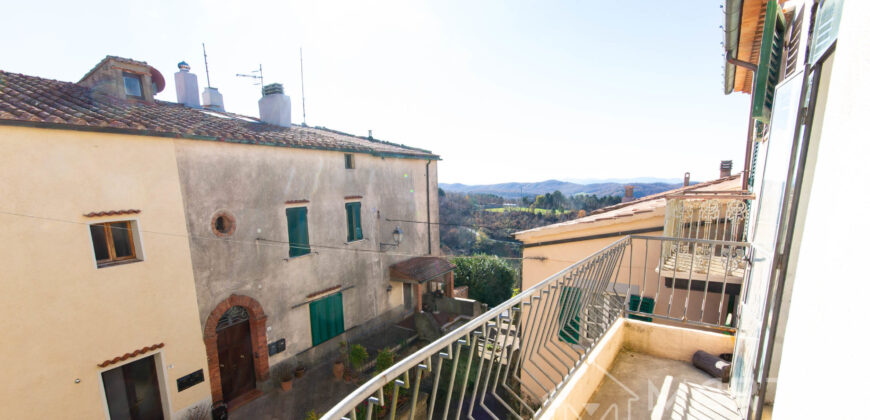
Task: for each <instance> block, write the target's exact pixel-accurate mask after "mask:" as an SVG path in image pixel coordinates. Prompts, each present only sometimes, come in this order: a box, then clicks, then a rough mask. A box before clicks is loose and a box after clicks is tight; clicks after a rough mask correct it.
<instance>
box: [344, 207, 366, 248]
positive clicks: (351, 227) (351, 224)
mask: <svg viewBox="0 0 870 420" xmlns="http://www.w3.org/2000/svg"><path fill="white" fill-rule="evenodd" d="M361 207H362V206H361V204H360V203H358V202H356V203H345V204H344V210H345V213H346V214H347V241H348V242H351V241H358V240H360V239H362V238H363V234H362V224H361V223H360V208H361Z"/></svg>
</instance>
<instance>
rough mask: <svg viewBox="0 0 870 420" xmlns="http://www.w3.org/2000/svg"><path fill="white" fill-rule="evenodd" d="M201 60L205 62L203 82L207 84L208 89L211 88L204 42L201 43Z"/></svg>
mask: <svg viewBox="0 0 870 420" xmlns="http://www.w3.org/2000/svg"><path fill="white" fill-rule="evenodd" d="M202 59H203V61H205V80H206V82H208V87H209V89H210V88H211V77H209V75H208V55H206V54H205V42H203V43H202Z"/></svg>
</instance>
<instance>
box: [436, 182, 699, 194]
mask: <svg viewBox="0 0 870 420" xmlns="http://www.w3.org/2000/svg"><path fill="white" fill-rule="evenodd" d="M693 184H694V182H693ZM625 185H634V196H635V197H638V198H639V197H644V196H647V195H650V194H657V193H660V192H662V191H667V190H672V189H674V188H679V187H681V186H682V185H683V184H682V183H681V182H679V183H666V182H647V183H644V182H630V183H619V182H603V183H596V184H575V183H573V182H567V181H559V180H556V179H551V180H548V181H542V182H506V183H503V184H491V185H465V184H443V183H442V184H438V186H439V187H441V189H443V190H444V191H449V192H456V193H464V194H468V193H474V194H494V195H498V196H501V197H504V198H519V197H522V196H527V197H528V196H536V195H539V194H545V193H551V192H553V191H556V190H558V191H561V192H562V194H565V195H575V194H595V195H597V196H599V197H601V196H605V195H618V196H620V197H621V196H622V195H624V193H625Z"/></svg>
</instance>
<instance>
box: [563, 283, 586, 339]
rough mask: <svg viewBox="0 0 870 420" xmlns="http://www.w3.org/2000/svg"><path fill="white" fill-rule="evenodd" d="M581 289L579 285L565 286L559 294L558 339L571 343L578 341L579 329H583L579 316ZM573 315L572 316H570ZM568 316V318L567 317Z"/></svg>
mask: <svg viewBox="0 0 870 420" xmlns="http://www.w3.org/2000/svg"><path fill="white" fill-rule="evenodd" d="M582 295H583V291H582V290H580V288H579V287H570V286H565V287H564V288H563V289H562V294H561V296H559V325H562V328H560V329H559V340H560V341H564V342H567V343H571V344H579V343H580V331H583V320H582V318H581V317H580V297H581V296H582ZM571 315H573V316H571ZM568 317H570V319H567V320H566V318H568Z"/></svg>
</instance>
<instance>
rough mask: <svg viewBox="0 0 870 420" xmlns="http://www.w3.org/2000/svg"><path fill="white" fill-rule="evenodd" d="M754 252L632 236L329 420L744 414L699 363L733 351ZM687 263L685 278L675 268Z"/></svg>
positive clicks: (394, 371)
mask: <svg viewBox="0 0 870 420" xmlns="http://www.w3.org/2000/svg"><path fill="white" fill-rule="evenodd" d="M735 226H737V224H735ZM737 236H739V235H737ZM747 247H748V245H747V244H746V243H743V242H736V241H726V240H721V239H704V238H703V237H701V238H698V237H650V236H629V237H625V238H623V239H621V240H619V241H617V242H615V243H613V244H611V245H610V246H608V247H606V248H605V249H602V250H600V251H599V252H597V253H595V254H593V255H591V256H589V257H587V258H585V259H583V260H581V261H578V262H577V263H575V264H572V265H571V266H569V267H567V268H566V269H564V270H562V271H561V272H559V273H556V274H555V275H553V276H551V277H549V278H548V279H546V280H544V281H542V282H540V283H538V284H537V285H535V286H533V287H531V288H529V289H527V290H525V291H523V292H522V293H520V294H518V295H517V296H515V297H513V298H511V299H510V300H508V301H506V302H504V303H502V304H501V305H499V306H497V307H495V308H493V309H491V310H489V311H488V312H486V313H485V314H483V315H481V316H479V317H476V318H474V319H472V320H470V321H468V322H467V323H466V324H464V325H462V326H461V327H459V328H457V329H455V330H453V331H451V332H449V333H447V334H446V335H444V336H443V337H441V338H439V339H438V340H436V341H434V342H432V343H430V344H429V345H428V346H426V347H424V348H423V349H421V350H419V351H418V352H416V353H414V354H412V355H411V356H409V357H407V358H405V359H403V360H400V361H398V362H397V363H396V364H395V365H393V366H392V367H390V368H389V369H387V370H386V371H384V372H382V373H381V374H379V375H377V376H376V377H374V378H372V379H371V380H369V381H368V382H367V383H365V384H364V385H362V386H361V387H360V388H358V389H357V390H356V391H354V392H353V393H352V394H350V395H348V396H347V397H346V398H345V399H344V400H342V401H341V402H340V403H339V404H338V405H336V406H335V407H333V408H332V409H331V410H330V411H329V412H327V413H325V414H324V416H323V418H327V419H341V418H348V419H355V420H361V419H363V418H365V419H367V420H370V419H374V418H388V419H393V418H413V419H417V418H426V419H433V418H437V419H448V418H450V419H459V418H472V419H491V418H498V419H501V418H547V419H550V418H552V419H563V418H648V417H650V416H651V415H654V416H655V417H664V416H666V417H669V418H670V417H671V416H672V415H677V416H678V417H680V418H722V419H730V418H739V417H740V415H741V414H740V410H739V409H738V406H739V404H737V401H736V400H735V398H734V397H732V393H731V391H730V389H729V388H728V386H727V385H725V384H722V382H721V380H719V379H713V378H712V377H711V376H709V375H707V374H706V373H704V372H703V371H700V370H698V369H696V368H695V367H693V366H692V364H691V358H692V354H694V352H695V351H697V350H704V351H706V352H708V353H711V354H720V353H730V352H732V351H733V349H734V342H735V335H734V333H735V331H736V328H735V325H737V321H738V320H737V315H738V313H739V310H738V309H739V303H740V299H739V298H738V296H739V293H740V290H741V286H742V280H743V279H742V278H739V277H740V275H741V274H742V275H745V274H746V271H747V270H748V269H749V267H748V266H747V265H746V263H745V261H743V256H745V255H747V254H748V252H747ZM683 259H686V260H687V261H689V262H688V264H689V268H688V269H686V270H679V269H677V270H676V271H677V273H678V274H675V273H674V271H675V270H674V268H673V267H674V266H669V265H668V262H669V261H674V262H675V263H676V264H677V265H676V266H677V267H679V265H678V264H681V260H683ZM717 270H719V271H717ZM738 270H742V272H740V271H738ZM717 273H721V274H722V275H721V276H717V275H716V274H717ZM616 411H618V413H616ZM614 415H615V416H616V417H614Z"/></svg>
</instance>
